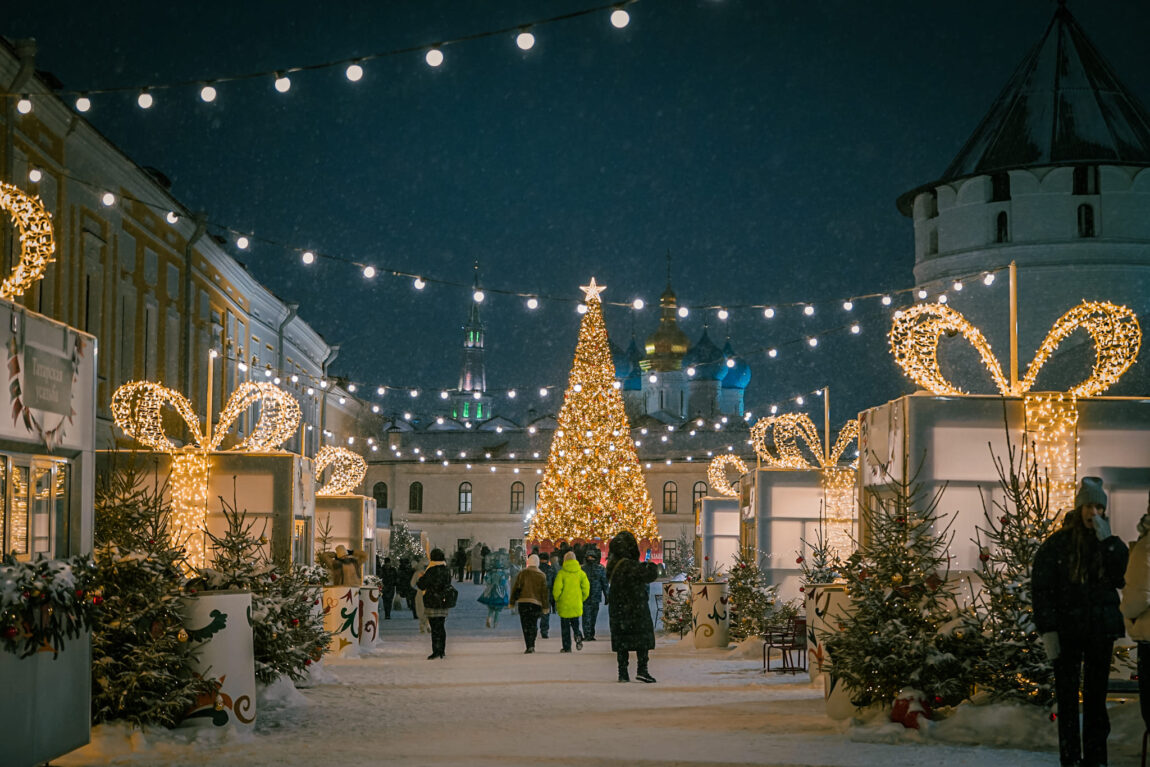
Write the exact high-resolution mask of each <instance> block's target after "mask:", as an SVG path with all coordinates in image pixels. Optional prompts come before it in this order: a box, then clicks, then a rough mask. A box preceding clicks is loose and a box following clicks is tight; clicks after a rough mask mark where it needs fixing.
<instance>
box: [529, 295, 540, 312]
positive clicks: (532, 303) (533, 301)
mask: <svg viewBox="0 0 1150 767" xmlns="http://www.w3.org/2000/svg"><path fill="white" fill-rule="evenodd" d="M527 308H528V309H538V308H539V299H538V298H536V297H535V296H531V298H528V299H527Z"/></svg>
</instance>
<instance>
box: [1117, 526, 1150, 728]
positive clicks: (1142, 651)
mask: <svg viewBox="0 0 1150 767" xmlns="http://www.w3.org/2000/svg"><path fill="white" fill-rule="evenodd" d="M1120 607H1121V609H1122V616H1123V617H1124V618H1126V633H1128V634H1129V635H1130V638H1131V639H1133V640H1134V641H1135V642H1137V643H1138V705H1139V706H1140V707H1141V711H1142V723H1143V724H1144V725H1145V727H1146V729H1148V730H1150V504H1147V508H1146V513H1145V514H1143V515H1142V519H1140V520H1138V540H1137V541H1136V542H1135V543H1134V545H1133V546H1132V547H1131V548H1130V561H1129V562H1128V563H1127V564H1126V588H1124V589H1122V602H1121V605H1120Z"/></svg>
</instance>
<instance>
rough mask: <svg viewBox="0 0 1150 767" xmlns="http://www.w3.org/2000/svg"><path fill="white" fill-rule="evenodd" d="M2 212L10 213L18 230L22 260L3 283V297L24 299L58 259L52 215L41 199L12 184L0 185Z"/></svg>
mask: <svg viewBox="0 0 1150 767" xmlns="http://www.w3.org/2000/svg"><path fill="white" fill-rule="evenodd" d="M0 210H4V211H6V212H7V213H8V215H9V217H11V219H12V223H13V224H14V225H15V227H16V239H17V240H18V241H19V243H20V258H19V260H18V261H17V263H16V268H14V269H13V270H12V273H11V274H10V275H9V276H8V277H7V278H5V279H4V282H3V283H2V284H0V298H3V299H5V300H7V301H11V300H12V299H14V298H16V297H17V296H22V295H24V293H25V292H26V291H27V290H28V289H29V288H31V287H32V285H33V284H34V283H35V282H36V281H37V280H39V279H40V278H41V277H43V276H44V270H45V269H47V268H48V264H50V263H52V262H53V261H54V260H55V254H56V239H55V236H54V234H53V230H52V216H51V215H50V214H49V213H48V211H47V210H46V209H45V208H44V204H43V203H42V202H41V201H40V198H39V197H36V196H34V195H29V194H27V193H26V192H24V191H23V190H22V189H20V188H19V187H16V186H12V185H11V184H4V183H0Z"/></svg>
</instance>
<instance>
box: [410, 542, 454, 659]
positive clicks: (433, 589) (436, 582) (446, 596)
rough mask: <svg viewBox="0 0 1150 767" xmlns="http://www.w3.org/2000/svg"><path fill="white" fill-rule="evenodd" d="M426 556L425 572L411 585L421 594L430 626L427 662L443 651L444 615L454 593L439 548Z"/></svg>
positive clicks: (445, 620)
mask: <svg viewBox="0 0 1150 767" xmlns="http://www.w3.org/2000/svg"><path fill="white" fill-rule="evenodd" d="M428 557H429V559H430V562H428V564H427V569H426V570H424V571H423V575H421V576H419V579H418V580H417V581H416V583H415V585H416V588H418V589H420V590H421V591H423V609H424V615H425V616H426V617H427V622H428V623H429V624H430V626H431V655H428V656H427V659H428V660H435V659H436V658H442V657H444V654H445V653H446V652H447V613H448V611H449V610H450V609H451V608H452V607H453V606H454V605H455V599H456V598H457V597H458V592H456V590H455V587H454V586H452V585H451V570H449V569H448V568H447V562H446V561H445V560H446V557H445V556H444V555H443V549H432V550H431V553H430V554H429V555H428Z"/></svg>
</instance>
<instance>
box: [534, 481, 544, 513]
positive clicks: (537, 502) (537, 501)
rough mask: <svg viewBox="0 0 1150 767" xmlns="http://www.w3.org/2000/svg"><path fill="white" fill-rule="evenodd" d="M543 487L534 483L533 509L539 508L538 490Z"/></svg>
mask: <svg viewBox="0 0 1150 767" xmlns="http://www.w3.org/2000/svg"><path fill="white" fill-rule="evenodd" d="M541 487H543V483H542V482H536V483H535V508H536V509H538V508H539V488H541Z"/></svg>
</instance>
